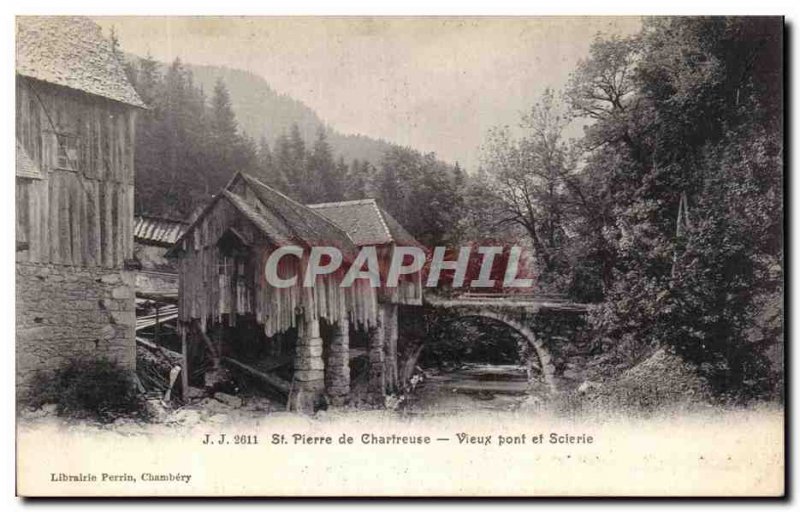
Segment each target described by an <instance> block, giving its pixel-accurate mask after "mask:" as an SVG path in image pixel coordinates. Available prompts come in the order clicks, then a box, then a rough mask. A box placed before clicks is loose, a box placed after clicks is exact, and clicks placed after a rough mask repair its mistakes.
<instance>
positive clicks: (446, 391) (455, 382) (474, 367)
mask: <svg viewBox="0 0 800 512" xmlns="http://www.w3.org/2000/svg"><path fill="white" fill-rule="evenodd" d="M426 374H427V377H426V378H425V379H424V380H423V381H422V382H421V383H420V384H418V385H417V387H416V388H415V389H414V392H413V393H412V395H411V396H410V397H409V399H408V400H407V401H406V403H405V407H404V411H405V412H408V413H412V414H415V413H416V414H423V413H424V414H426V415H429V414H433V415H438V414H452V413H455V412H464V411H466V412H470V411H512V410H515V409H517V408H518V407H519V405H520V404H521V403H522V402H523V401H525V399H526V398H527V396H528V379H527V375H526V373H525V368H524V367H522V366H518V365H494V364H480V363H469V364H465V365H463V366H462V367H460V368H457V369H452V370H435V369H427V370H426Z"/></svg>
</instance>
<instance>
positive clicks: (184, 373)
mask: <svg viewBox="0 0 800 512" xmlns="http://www.w3.org/2000/svg"><path fill="white" fill-rule="evenodd" d="M179 326H180V330H181V355H182V356H183V368H181V390H182V391H183V394H182V397H183V401H184V402H186V401H187V400H188V399H189V344H188V343H187V341H186V325H185V324H184V323H183V322H179Z"/></svg>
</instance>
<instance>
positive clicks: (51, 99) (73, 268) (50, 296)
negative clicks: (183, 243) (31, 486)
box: [16, 17, 145, 392]
mask: <svg viewBox="0 0 800 512" xmlns="http://www.w3.org/2000/svg"><path fill="white" fill-rule="evenodd" d="M16 57H17V60H16V148H17V151H16V220H17V223H16V317H17V337H16V372H17V388H18V391H20V392H22V391H24V390H25V389H26V387H27V385H28V383H29V380H30V378H31V376H32V375H33V374H34V373H35V372H37V371H39V370H51V369H54V368H57V367H58V366H60V365H62V364H63V363H65V362H66V361H67V360H69V359H71V358H84V357H91V358H108V359H111V360H115V361H117V362H119V363H120V364H122V365H123V366H124V367H126V368H129V369H131V370H132V369H134V367H135V364H136V363H135V345H134V325H135V318H134V289H133V285H134V275H133V273H132V272H131V271H129V270H126V265H127V263H128V262H129V260H130V259H131V257H132V255H133V179H134V161H133V155H134V136H135V135H134V131H135V117H136V114H137V111H138V110H139V109H140V108H144V107H145V106H144V104H143V103H142V101H141V100H140V98H139V97H138V96H137V94H136V92H135V91H134V89H133V87H132V86H131V84H130V83H129V82H128V80H127V79H126V76H125V72H124V70H123V68H122V66H121V65H120V63H119V62H118V60H117V58H116V56H115V53H114V50H113V48H112V45H111V43H110V42H109V41H107V40H106V39H105V38H104V37H103V36H102V33H101V30H100V28H99V27H98V26H97V25H96V24H94V23H93V22H92V21H91V20H88V19H86V18H75V17H19V18H17V43H16Z"/></svg>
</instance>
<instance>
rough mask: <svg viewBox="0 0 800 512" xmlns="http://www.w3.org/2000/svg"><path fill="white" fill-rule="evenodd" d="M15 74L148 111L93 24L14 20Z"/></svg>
mask: <svg viewBox="0 0 800 512" xmlns="http://www.w3.org/2000/svg"><path fill="white" fill-rule="evenodd" d="M16 68H17V74H19V75H22V76H26V77H30V78H35V79H37V80H41V81H43V82H48V83H51V84H56V85H61V86H64V87H69V88H71V89H75V90H78V91H83V92H86V93H89V94H94V95H96V96H102V97H104V98H108V99H110V100H114V101H118V102H120V103H125V104H128V105H132V106H134V107H143V108H144V107H146V106H145V104H144V103H143V102H142V100H141V99H140V98H139V95H138V94H136V91H135V90H134V89H133V86H131V84H130V82H129V81H128V79H127V77H126V75H125V71H124V69H123V68H122V65H121V64H120V62H119V61H118V60H117V58H116V56H115V55H114V51H113V49H112V47H111V42H110V41H108V40H107V39H106V38H104V37H103V34H102V31H101V30H100V27H99V26H98V25H97V24H96V23H94V22H93V21H92V20H90V19H88V18H85V17H77V16H19V17H17V66H16Z"/></svg>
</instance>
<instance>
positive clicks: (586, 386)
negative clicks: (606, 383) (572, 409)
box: [578, 380, 603, 393]
mask: <svg viewBox="0 0 800 512" xmlns="http://www.w3.org/2000/svg"><path fill="white" fill-rule="evenodd" d="M602 387H603V385H602V384H600V383H599V382H592V381H590V380H586V381H583V382H582V383H581V385H580V386H578V393H587V392H589V391H591V390H593V389H600V388H602Z"/></svg>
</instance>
